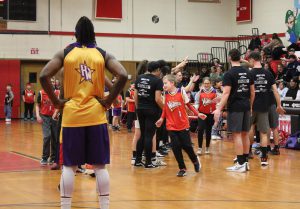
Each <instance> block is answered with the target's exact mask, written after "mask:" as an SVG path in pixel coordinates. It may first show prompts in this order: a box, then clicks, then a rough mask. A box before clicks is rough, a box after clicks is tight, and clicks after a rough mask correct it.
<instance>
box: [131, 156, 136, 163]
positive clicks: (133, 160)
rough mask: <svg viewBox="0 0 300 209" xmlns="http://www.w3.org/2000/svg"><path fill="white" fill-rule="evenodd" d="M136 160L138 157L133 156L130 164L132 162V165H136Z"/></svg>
mask: <svg viewBox="0 0 300 209" xmlns="http://www.w3.org/2000/svg"><path fill="white" fill-rule="evenodd" d="M135 160H136V158H135V157H132V158H131V162H130V164H131V165H134V163H135Z"/></svg>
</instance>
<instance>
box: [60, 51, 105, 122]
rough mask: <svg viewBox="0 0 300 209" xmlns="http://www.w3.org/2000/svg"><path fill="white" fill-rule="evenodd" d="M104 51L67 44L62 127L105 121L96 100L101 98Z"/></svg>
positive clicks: (103, 81)
mask: <svg viewBox="0 0 300 209" xmlns="http://www.w3.org/2000/svg"><path fill="white" fill-rule="evenodd" d="M104 68H105V51H103V50H102V49H100V48H96V47H92V48H87V47H84V46H82V47H81V46H78V45H77V46H76V45H75V46H74V45H70V46H69V47H67V48H66V49H65V58H64V79H63V80H64V82H63V83H64V98H65V99H69V101H68V102H66V104H65V106H64V109H63V117H62V127H84V126H93V125H99V124H104V123H107V120H106V109H105V108H104V107H103V106H102V105H101V104H100V103H99V102H98V101H97V100H96V98H95V96H98V97H100V98H103V96H104V85H105V74H104Z"/></svg>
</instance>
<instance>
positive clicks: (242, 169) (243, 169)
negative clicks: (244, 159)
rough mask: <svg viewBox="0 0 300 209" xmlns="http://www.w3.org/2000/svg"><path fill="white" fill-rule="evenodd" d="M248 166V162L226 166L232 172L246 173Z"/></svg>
mask: <svg viewBox="0 0 300 209" xmlns="http://www.w3.org/2000/svg"><path fill="white" fill-rule="evenodd" d="M246 166H247V165H246V163H244V164H243V165H240V164H239V163H236V164H235V165H234V166H231V167H228V168H226V170H227V171H231V172H237V173H245V172H246Z"/></svg>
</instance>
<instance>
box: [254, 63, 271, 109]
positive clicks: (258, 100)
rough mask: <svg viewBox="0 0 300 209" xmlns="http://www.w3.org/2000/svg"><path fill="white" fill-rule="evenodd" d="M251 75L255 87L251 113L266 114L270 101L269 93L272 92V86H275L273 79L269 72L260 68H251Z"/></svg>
mask: <svg viewBox="0 0 300 209" xmlns="http://www.w3.org/2000/svg"><path fill="white" fill-rule="evenodd" d="M251 74H252V77H253V79H254V86H255V99H254V103H253V111H255V112H268V111H269V107H270V99H271V92H270V91H272V85H274V84H275V79H274V77H273V75H272V73H271V72H270V71H268V70H265V69H262V68H253V69H252V70H251Z"/></svg>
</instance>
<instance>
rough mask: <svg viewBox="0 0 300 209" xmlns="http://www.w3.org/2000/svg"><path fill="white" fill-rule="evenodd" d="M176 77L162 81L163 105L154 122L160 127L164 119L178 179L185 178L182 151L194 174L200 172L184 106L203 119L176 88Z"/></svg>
mask: <svg viewBox="0 0 300 209" xmlns="http://www.w3.org/2000/svg"><path fill="white" fill-rule="evenodd" d="M175 81H176V77H175V76H174V75H166V76H165V77H164V79H163V82H164V90H165V91H166V92H165V103H164V104H165V105H164V109H163V113H162V115H161V117H160V119H159V120H158V121H157V122H156V126H157V127H160V126H161V125H162V123H163V121H164V119H165V118H166V126H167V130H168V131H169V134H170V137H171V141H172V150H173V153H174V155H175V158H176V161H177V163H178V166H179V169H180V170H179V172H178V173H177V176H178V177H183V176H186V166H185V164H184V160H183V156H182V149H183V150H184V151H185V152H186V153H187V154H188V156H189V158H190V159H191V161H192V162H193V164H194V168H195V171H196V172H199V171H200V168H201V164H200V161H199V159H198V157H197V155H196V154H195V152H194V150H193V147H192V143H191V138H190V132H189V127H190V125H189V119H188V115H187V112H186V108H185V106H187V107H188V108H189V109H191V110H192V111H193V113H194V114H195V115H198V117H200V118H202V119H205V118H206V116H205V115H204V114H201V113H198V112H197V110H196V109H195V108H194V107H193V106H192V105H191V104H190V103H189V99H188V97H187V94H186V92H185V91H184V89H183V88H179V89H178V88H176V85H175Z"/></svg>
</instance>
